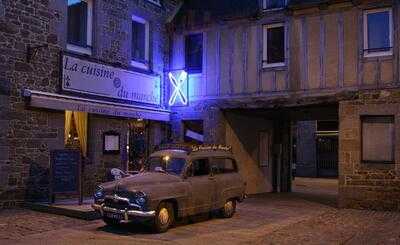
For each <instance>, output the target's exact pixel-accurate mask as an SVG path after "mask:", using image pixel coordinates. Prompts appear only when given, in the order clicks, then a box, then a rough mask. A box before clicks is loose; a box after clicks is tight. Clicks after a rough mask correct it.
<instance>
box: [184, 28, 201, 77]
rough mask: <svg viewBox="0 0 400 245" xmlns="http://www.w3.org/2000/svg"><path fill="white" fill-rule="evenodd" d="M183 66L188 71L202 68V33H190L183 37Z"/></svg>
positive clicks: (193, 71) (199, 71)
mask: <svg viewBox="0 0 400 245" xmlns="http://www.w3.org/2000/svg"><path fill="white" fill-rule="evenodd" d="M185 66H186V71H187V72H189V73H201V72H202V69H203V34H202V33H199V34H190V35H187V36H186V38H185Z"/></svg>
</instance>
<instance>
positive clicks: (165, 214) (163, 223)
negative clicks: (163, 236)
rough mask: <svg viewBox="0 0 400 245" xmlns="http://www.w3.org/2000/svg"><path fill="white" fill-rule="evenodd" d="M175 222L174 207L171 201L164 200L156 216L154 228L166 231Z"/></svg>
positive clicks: (157, 230)
mask: <svg viewBox="0 0 400 245" xmlns="http://www.w3.org/2000/svg"><path fill="white" fill-rule="evenodd" d="M174 222H175V215H174V207H173V206H172V204H171V203H168V202H162V203H160V205H159V206H158V209H157V212H156V216H155V217H154V230H155V232H157V233H162V232H166V231H167V230H168V229H169V228H170V227H171V226H172V225H173V224H174Z"/></svg>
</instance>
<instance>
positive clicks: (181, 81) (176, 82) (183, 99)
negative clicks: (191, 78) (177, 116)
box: [168, 71, 188, 106]
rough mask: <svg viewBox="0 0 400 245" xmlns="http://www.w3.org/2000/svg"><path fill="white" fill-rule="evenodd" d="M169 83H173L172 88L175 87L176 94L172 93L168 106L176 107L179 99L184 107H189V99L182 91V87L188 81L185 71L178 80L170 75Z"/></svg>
mask: <svg viewBox="0 0 400 245" xmlns="http://www.w3.org/2000/svg"><path fill="white" fill-rule="evenodd" d="M168 77H169V81H170V82H171V84H172V86H173V87H174V92H173V93H172V95H171V97H170V98H169V102H168V104H169V105H170V106H172V105H174V104H175V103H176V100H177V98H178V97H179V100H180V101H181V102H182V104H183V105H187V103H188V99H187V97H186V95H185V94H184V93H183V91H182V85H183V84H184V83H185V82H186V80H187V73H186V72H185V71H182V72H181V74H180V75H179V78H178V80H177V79H176V78H175V77H174V75H172V73H171V72H170V73H168Z"/></svg>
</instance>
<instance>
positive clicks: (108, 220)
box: [103, 217, 120, 227]
mask: <svg viewBox="0 0 400 245" xmlns="http://www.w3.org/2000/svg"><path fill="white" fill-rule="evenodd" d="M103 221H104V223H106V224H107V225H108V226H114V227H115V226H119V224H120V223H119V221H118V220H116V219H111V218H107V217H103Z"/></svg>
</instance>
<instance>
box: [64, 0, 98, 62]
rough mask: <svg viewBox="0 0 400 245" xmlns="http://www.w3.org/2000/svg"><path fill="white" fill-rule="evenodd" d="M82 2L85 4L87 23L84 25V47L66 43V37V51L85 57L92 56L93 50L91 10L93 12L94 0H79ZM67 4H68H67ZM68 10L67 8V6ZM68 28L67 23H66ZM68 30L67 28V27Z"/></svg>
mask: <svg viewBox="0 0 400 245" xmlns="http://www.w3.org/2000/svg"><path fill="white" fill-rule="evenodd" d="M81 1H82V2H86V3H87V6H88V8H87V23H86V25H87V26H86V30H87V33H86V47H83V46H79V45H76V44H71V43H68V37H67V50H69V51H72V52H75V53H81V54H87V55H92V49H93V10H94V0H81ZM67 4H68V2H67ZM67 8H68V6H67ZM67 18H68V17H67ZM67 26H68V22H67ZM67 29H68V27H67ZM67 36H68V31H67Z"/></svg>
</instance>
